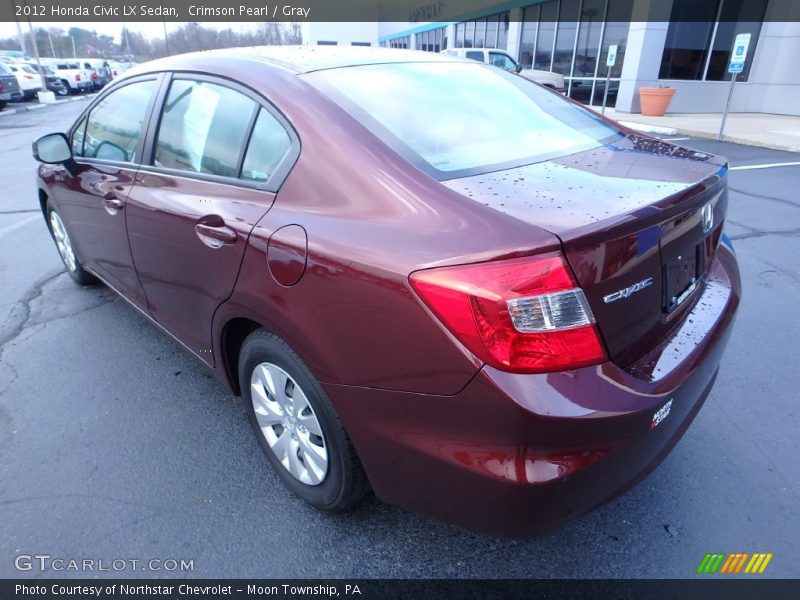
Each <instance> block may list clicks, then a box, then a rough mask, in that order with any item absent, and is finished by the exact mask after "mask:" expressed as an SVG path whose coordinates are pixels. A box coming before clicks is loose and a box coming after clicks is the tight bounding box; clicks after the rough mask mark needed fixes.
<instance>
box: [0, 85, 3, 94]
mask: <svg viewBox="0 0 800 600" xmlns="http://www.w3.org/2000/svg"><path fill="white" fill-rule="evenodd" d="M2 91H3V84H2V83H0V92H2Z"/></svg>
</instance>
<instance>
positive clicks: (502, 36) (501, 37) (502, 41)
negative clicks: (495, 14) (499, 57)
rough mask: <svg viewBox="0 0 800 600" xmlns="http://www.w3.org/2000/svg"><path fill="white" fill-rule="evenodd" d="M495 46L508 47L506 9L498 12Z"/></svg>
mask: <svg viewBox="0 0 800 600" xmlns="http://www.w3.org/2000/svg"><path fill="white" fill-rule="evenodd" d="M497 47H498V48H502V49H503V50H505V49H507V48H508V11H506V12H502V13H500V19H499V21H498V28H497Z"/></svg>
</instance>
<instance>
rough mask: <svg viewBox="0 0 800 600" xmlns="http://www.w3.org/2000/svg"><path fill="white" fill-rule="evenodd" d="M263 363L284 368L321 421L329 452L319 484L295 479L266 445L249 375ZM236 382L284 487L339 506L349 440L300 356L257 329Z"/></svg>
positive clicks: (317, 504)
mask: <svg viewBox="0 0 800 600" xmlns="http://www.w3.org/2000/svg"><path fill="white" fill-rule="evenodd" d="M264 362H270V363H272V364H274V365H277V366H279V367H280V368H281V369H283V370H284V371H286V372H287V373H288V374H289V375H290V376H291V377H292V379H294V381H295V382H296V384H297V385H298V386H299V387H300V388H301V389H302V390H303V393H305V395H306V398H307V399H308V402H309V404H311V407H312V409H313V410H314V414H315V415H316V416H317V419H318V420H319V422H320V425H321V427H322V432H323V434H324V437H325V445H326V448H327V451H328V472H327V473H326V475H325V479H324V480H323V482H322V483H321V484H319V485H307V484H304V483H302V482H301V481H298V480H297V479H295V478H294V477H293V476H292V475H291V474H290V473H289V472H288V471H287V470H286V468H285V467H284V466H283V465H282V464H281V462H280V461H279V460H278V457H277V456H276V455H275V453H274V452H273V451H272V449H271V448H270V447H269V444H268V443H267V440H266V438H265V437H264V434H263V433H262V432H261V428H260V427H259V425H258V420H257V418H256V413H255V410H254V409H253V402H252V399H251V394H250V377H251V375H252V373H253V369H254V368H255V367H256V366H257V365H259V364H261V363H264ZM239 382H240V385H241V391H242V398H243V399H244V402H245V405H246V410H247V413H248V417H249V419H250V423H251V425H252V426H253V431H254V432H255V434H256V437H257V438H258V442H259V444H261V448H262V449H263V450H264V454H265V455H266V457H267V460H269V462H270V464H271V465H272V467H273V469H274V470H275V472H276V473H277V474H278V476H279V477H280V478H281V479H282V480H283V482H284V483H285V484H286V486H287V487H288V488H289V489H290V490H292V491H293V492H294V493H295V494H297V495H298V496H300V498H302V499H303V500H305V501H306V502H308V503H309V504H311V505H313V506H315V507H316V508H319V509H323V510H336V509H338V508H342V506H341V504H342V500H343V498H345V497H346V495H347V493H346V483H347V482H345V465H344V455H345V454H344V453H345V445H346V444H347V443H348V442H347V440H346V438H345V437H344V435H343V429H342V427H341V423H339V419H338V416H337V415H336V413H335V411H334V409H333V406H332V405H331V403H330V400H329V399H328V397H327V396H326V394H325V392H324V391H323V390H322V388H321V387H320V385H319V383H318V382H317V380H316V379H315V378H314V376H313V375H312V374H311V373H310V372H309V370H308V368H307V367H306V366H305V364H303V362H302V361H301V360H300V358H299V357H298V356H297V355H296V354H295V353H294V352H293V351H292V350H291V349H290V348H289V346H288V345H287V344H286V342H284V341H283V340H281V339H280V338H278V337H277V336H275V335H272V334H269V333H267V332H266V331H263V330H259V331H258V332H256V333H255V334H252V335H251V336H250V337H248V339H247V340H246V341H245V343H244V345H243V346H242V352H241V355H240V360H239Z"/></svg>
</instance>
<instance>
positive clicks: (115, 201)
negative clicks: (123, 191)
mask: <svg viewBox="0 0 800 600" xmlns="http://www.w3.org/2000/svg"><path fill="white" fill-rule="evenodd" d="M103 206H104V207H105V209H106V212H108V214H110V215H115V214H117V213H118V212H119V211H121V210H122V209H123V208H125V201H124V200H121V199H120V198H118V197H117V195H116V194H115V193H114V192H109V193H108V194H106V195H105V196H104V197H103Z"/></svg>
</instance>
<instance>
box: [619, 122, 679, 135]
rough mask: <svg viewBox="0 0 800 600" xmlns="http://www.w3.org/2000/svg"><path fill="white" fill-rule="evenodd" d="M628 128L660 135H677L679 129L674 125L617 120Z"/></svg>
mask: <svg viewBox="0 0 800 600" xmlns="http://www.w3.org/2000/svg"><path fill="white" fill-rule="evenodd" d="M617 123H619V124H620V125H624V126H625V127H627V128H628V129H633V130H634V131H641V132H642V133H657V134H659V135H675V134H676V133H678V130H677V129H675V128H674V127H660V126H659V125H645V124H644V123H634V122H633V121H617Z"/></svg>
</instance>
